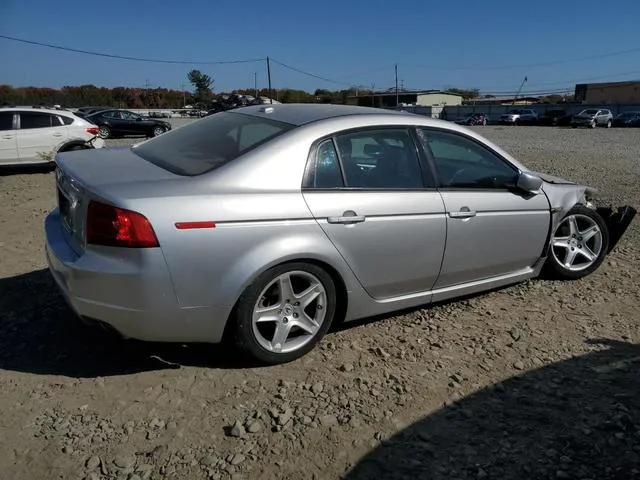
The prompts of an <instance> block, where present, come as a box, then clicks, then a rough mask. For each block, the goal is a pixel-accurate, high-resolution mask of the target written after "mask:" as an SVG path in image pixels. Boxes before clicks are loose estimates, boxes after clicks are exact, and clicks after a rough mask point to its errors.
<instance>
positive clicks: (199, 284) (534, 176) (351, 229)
mask: <svg viewBox="0 0 640 480" xmlns="http://www.w3.org/2000/svg"><path fill="white" fill-rule="evenodd" d="M57 166H58V169H57V181H56V183H57V189H58V199H59V203H58V207H57V208H55V209H54V210H53V211H52V212H51V213H50V214H49V215H48V216H47V217H46V220H45V233H46V256H47V259H48V264H49V269H50V271H51V273H52V275H53V278H54V279H55V281H56V282H57V285H58V287H59V288H60V290H61V291H62V292H63V294H64V295H63V296H64V297H65V298H66V299H67V301H68V302H69V304H70V305H71V307H72V308H73V310H74V311H75V312H77V313H78V314H79V315H80V316H81V317H82V318H84V319H85V320H86V321H87V322H93V323H98V324H101V325H106V326H107V327H108V329H111V330H115V331H117V332H119V333H120V334H121V335H123V336H124V337H128V338H136V339H142V340H150V341H171V342H209V343H217V342H220V341H222V339H223V338H224V339H230V340H232V341H233V342H235V345H236V347H237V348H238V349H239V350H240V351H241V352H242V355H244V356H246V357H247V358H248V357H251V358H253V359H255V360H258V361H260V362H263V363H268V364H274V363H281V362H286V361H290V360H293V359H295V358H298V357H300V356H302V355H304V354H305V353H306V352H308V351H310V350H311V349H312V348H313V347H314V345H315V344H316V343H317V342H318V341H319V340H320V339H321V338H322V336H323V335H324V334H325V332H327V330H328V328H329V327H330V325H331V324H332V323H333V322H343V321H347V322H348V321H353V320H356V319H360V318H364V317H370V316H373V315H379V314H385V313H388V312H392V311H397V310H401V309H406V308H410V307H416V306H420V305H425V304H428V303H430V302H432V301H442V300H445V299H449V298H455V297H459V296H464V295H469V294H471V293H475V292H479V291H483V290H489V289H493V288H496V287H499V286H503V285H508V284H512V283H516V282H520V281H523V280H526V279H530V278H532V277H536V276H537V275H538V274H539V273H540V272H541V270H542V269H543V268H545V269H546V270H547V271H549V272H552V273H553V274H555V275H556V276H558V277H560V278H565V279H577V278H581V277H584V276H585V275H588V274H590V273H592V272H593V271H595V270H596V269H597V268H598V266H599V265H600V264H601V263H602V262H603V260H604V259H605V256H606V255H607V253H608V252H609V250H610V249H611V248H612V246H613V245H615V243H616V242H617V239H618V238H619V237H620V236H621V235H622V234H623V232H624V231H625V229H626V227H627V226H628V225H629V222H631V219H632V218H633V216H634V215H635V213H636V212H635V210H634V209H633V208H631V207H625V208H622V209H618V210H617V211H616V213H615V214H613V213H612V212H611V211H608V210H602V209H601V210H596V209H595V207H594V206H593V205H592V203H591V199H592V196H593V191H592V189H590V188H589V187H586V186H583V185H578V184H576V183H573V182H571V181H568V180H563V179H560V178H557V177H552V176H549V175H545V174H542V173H540V174H539V173H534V172H531V171H530V170H529V169H528V168H527V167H525V166H524V165H523V164H521V163H520V162H518V161H517V160H516V159H515V158H513V157H512V156H511V155H509V154H508V153H507V152H505V151H504V150H502V149H501V148H500V147H498V146H497V145H495V144H493V143H491V142H490V141H489V140H487V139H486V138H484V137H483V136H481V135H479V134H478V133H477V132H476V131H472V130H470V129H468V128H466V127H462V126H459V125H456V124H455V123H452V122H445V121H442V120H436V119H431V118H427V117H424V116H420V115H413V114H407V113H400V112H395V111H389V110H385V109H372V108H367V107H356V106H345V105H313V104H307V105H300V104H298V105H296V104H289V105H273V106H271V105H268V106H267V105H263V106H250V107H245V108H241V109H236V110H231V111H227V112H220V113H217V114H216V115H211V116H209V117H206V118H204V119H202V120H200V121H197V122H193V123H192V124H189V125H186V126H184V127H181V128H179V129H176V130H173V131H171V132H168V133H166V134H164V135H161V136H159V137H157V138H153V139H150V140H147V141H145V142H141V143H139V144H137V145H134V146H133V147H131V148H127V149H103V150H101V151H96V152H87V153H81V154H75V155H68V154H65V153H63V154H60V155H58V157H57ZM616 215H617V216H616Z"/></svg>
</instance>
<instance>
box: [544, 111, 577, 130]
mask: <svg viewBox="0 0 640 480" xmlns="http://www.w3.org/2000/svg"><path fill="white" fill-rule="evenodd" d="M571 118H572V117H571V115H570V114H569V113H568V112H567V111H566V110H562V109H554V110H547V111H546V112H544V113H543V114H542V115H540V118H539V119H538V125H543V126H550V127H558V126H568V125H569V124H570V123H571Z"/></svg>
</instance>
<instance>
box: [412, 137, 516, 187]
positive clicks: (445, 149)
mask: <svg viewBox="0 0 640 480" xmlns="http://www.w3.org/2000/svg"><path fill="white" fill-rule="evenodd" d="M419 136H420V138H421V140H422V141H423V144H424V146H425V148H426V150H427V151H428V152H429V153H430V154H431V156H432V158H433V160H434V162H435V165H436V169H437V172H438V177H439V180H440V186H441V187H443V188H464V189H469V188H479V189H505V188H507V187H508V186H512V185H513V184H515V182H516V178H517V175H518V172H517V170H516V169H515V167H513V166H511V165H509V164H508V163H506V162H505V161H504V160H502V159H501V158H500V157H499V156H498V155H497V154H495V153H493V152H491V151H490V150H489V149H487V148H485V147H483V146H481V145H479V144H478V143H476V142H474V141H473V140H470V139H468V138H465V137H464V136H462V135H459V134H457V133H450V132H444V131H439V130H427V129H424V130H420V135H419Z"/></svg>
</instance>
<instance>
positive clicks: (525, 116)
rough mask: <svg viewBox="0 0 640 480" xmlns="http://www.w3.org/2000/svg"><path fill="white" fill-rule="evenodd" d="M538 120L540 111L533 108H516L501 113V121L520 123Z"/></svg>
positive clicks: (512, 123)
mask: <svg viewBox="0 0 640 480" xmlns="http://www.w3.org/2000/svg"><path fill="white" fill-rule="evenodd" d="M537 120H538V113H537V112H536V111H535V110H531V109H526V108H525V109H522V108H515V109H513V110H509V111H508V112H507V113H503V114H502V115H500V123H507V124H511V125H519V124H522V123H535V122H536V121H537Z"/></svg>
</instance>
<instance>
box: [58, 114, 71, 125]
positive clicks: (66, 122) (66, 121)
mask: <svg viewBox="0 0 640 480" xmlns="http://www.w3.org/2000/svg"><path fill="white" fill-rule="evenodd" d="M58 118H59V119H60V120H62V123H63V124H64V125H71V124H72V123H73V118H71V117H65V116H64V115H58Z"/></svg>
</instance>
